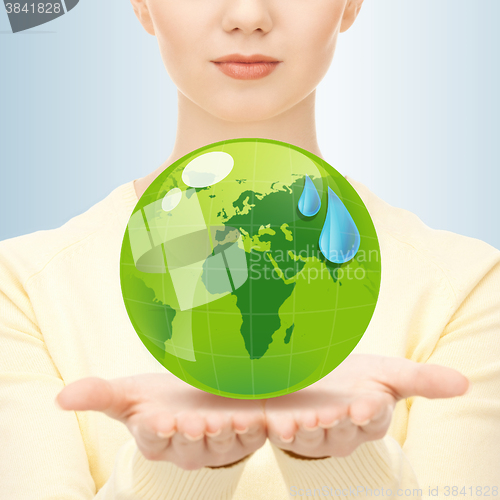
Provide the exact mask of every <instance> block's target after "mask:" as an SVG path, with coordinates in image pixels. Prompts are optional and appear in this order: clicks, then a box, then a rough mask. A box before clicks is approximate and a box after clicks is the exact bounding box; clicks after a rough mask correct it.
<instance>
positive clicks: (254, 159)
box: [249, 139, 259, 396]
mask: <svg viewBox="0 0 500 500" xmlns="http://www.w3.org/2000/svg"><path fill="white" fill-rule="evenodd" d="M258 144H259V143H258V140H257V139H255V150H254V155H253V175H252V203H254V204H255V170H256V168H257V146H258ZM254 206H255V205H254ZM253 214H254V211H253V210H252V209H250V227H251V228H252V230H254V224H253ZM249 287H250V297H249V299H250V300H249V302H250V369H251V373H252V395H253V396H255V376H254V373H253V365H254V363H253V324H252V323H253V322H252V318H253V314H252V313H253V304H252V280H250V285H249Z"/></svg>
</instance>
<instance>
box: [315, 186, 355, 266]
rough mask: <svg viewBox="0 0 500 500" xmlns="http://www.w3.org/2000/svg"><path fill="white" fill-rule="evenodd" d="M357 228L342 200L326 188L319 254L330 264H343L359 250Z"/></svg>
mask: <svg viewBox="0 0 500 500" xmlns="http://www.w3.org/2000/svg"><path fill="white" fill-rule="evenodd" d="M360 242H361V238H360V236H359V231H358V228H357V227H356V224H355V222H354V220H353V218H352V217H351V214H350V213H349V212H348V210H347V208H346V207H345V205H344V204H343V203H342V200H341V199H340V198H339V197H338V196H337V195H336V194H335V192H334V191H332V189H331V188H328V209H327V214H326V220H325V224H324V226H323V229H322V230H321V235H320V237H319V248H320V250H321V253H322V254H323V255H324V256H325V258H326V259H328V260H329V261H330V262H333V263H335V264H344V263H345V262H348V261H349V260H351V259H352V258H353V257H354V256H355V255H356V253H357V252H358V250H359V244H360Z"/></svg>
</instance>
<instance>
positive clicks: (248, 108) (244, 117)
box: [205, 97, 285, 123]
mask: <svg viewBox="0 0 500 500" xmlns="http://www.w3.org/2000/svg"><path fill="white" fill-rule="evenodd" d="M241 101H244V102H243V103H242V102H241ZM205 109H206V110H207V111H209V112H210V113H211V114H212V115H214V116H216V117H217V118H220V119H221V120H225V121H229V122H235V123H245V122H259V121H263V120H268V119H270V118H273V117H275V116H277V115H279V114H280V113H282V112H283V111H284V110H285V107H283V108H282V107H280V106H277V103H276V102H274V103H273V104H272V105H269V104H264V103H263V102H262V101H259V102H255V101H251V100H244V99H242V98H241V97H240V98H239V99H238V105H237V106H231V105H230V104H229V105H228V103H227V102H223V103H217V102H214V101H212V102H211V103H210V105H209V106H207V107H205Z"/></svg>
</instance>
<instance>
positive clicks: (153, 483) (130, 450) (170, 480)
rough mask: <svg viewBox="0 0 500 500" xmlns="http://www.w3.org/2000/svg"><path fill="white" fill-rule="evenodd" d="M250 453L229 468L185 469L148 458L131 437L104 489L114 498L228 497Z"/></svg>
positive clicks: (219, 499) (214, 499)
mask: <svg viewBox="0 0 500 500" xmlns="http://www.w3.org/2000/svg"><path fill="white" fill-rule="evenodd" d="M250 456H251V455H249V456H247V457H245V459H244V460H242V461H241V462H238V463H237V464H234V465H231V466H228V467H221V468H216V469H211V468H209V467H203V468H201V469H197V470H184V469H182V468H180V467H178V466H176V465H175V464H173V463H171V462H165V461H156V460H147V459H146V458H145V457H144V455H143V454H142V453H141V451H140V450H139V449H138V448H137V444H136V442H135V439H130V440H129V441H127V442H126V443H125V444H124V445H123V446H122V447H121V448H120V450H119V451H118V453H117V456H116V460H115V468H114V470H113V475H112V476H111V477H110V479H109V481H108V482H111V483H112V484H109V485H108V483H106V485H105V487H104V489H107V492H108V493H109V498H113V499H116V500H187V499H190V500H191V499H198V498H200V499H201V498H203V499H204V500H230V499H231V497H232V496H233V494H234V491H235V489H236V486H237V485H238V480H239V478H240V476H241V474H242V472H243V468H244V466H245V464H246V462H247V461H248V460H249V458H250ZM99 493H101V491H99ZM98 498H101V497H100V496H99V495H98ZM102 498H103V499H105V498H108V494H107V493H106V494H104V495H103V496H102Z"/></svg>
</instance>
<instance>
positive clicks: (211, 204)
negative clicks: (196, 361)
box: [191, 143, 225, 396]
mask: <svg viewBox="0 0 500 500" xmlns="http://www.w3.org/2000/svg"><path fill="white" fill-rule="evenodd" d="M224 144H225V143H224ZM223 149H224V148H223ZM211 192H212V194H213V192H214V186H212V189H211ZM210 199H211V200H212V201H211V202H210V212H209V213H210V214H212V206H213V204H214V199H213V198H210ZM203 218H205V216H203ZM209 222H212V220H210V221H209ZM205 223H206V221H205ZM210 226H211V224H210V225H209V227H208V234H209V235H210V229H211V228H210ZM210 241H211V242H212V239H211V238H210ZM212 246H213V245H212ZM212 252H213V248H212ZM222 255H223V256H224V252H222ZM209 274H210V273H207V284H208V275H209ZM205 310H206V312H207V329H208V340H209V342H210V354H211V356H212V366H213V368H214V376H215V383H216V384H217V391H219V395H220V396H221V395H222V393H221V390H220V385H219V377H218V376H217V367H216V365H215V358H214V350H213V347H212V335H211V328H210V310H209V308H208V302H207V303H206V304H205ZM192 316H193V310H191V317H192ZM193 352H194V347H193Z"/></svg>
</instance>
